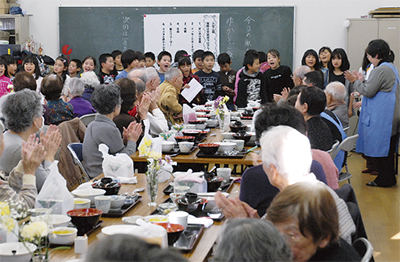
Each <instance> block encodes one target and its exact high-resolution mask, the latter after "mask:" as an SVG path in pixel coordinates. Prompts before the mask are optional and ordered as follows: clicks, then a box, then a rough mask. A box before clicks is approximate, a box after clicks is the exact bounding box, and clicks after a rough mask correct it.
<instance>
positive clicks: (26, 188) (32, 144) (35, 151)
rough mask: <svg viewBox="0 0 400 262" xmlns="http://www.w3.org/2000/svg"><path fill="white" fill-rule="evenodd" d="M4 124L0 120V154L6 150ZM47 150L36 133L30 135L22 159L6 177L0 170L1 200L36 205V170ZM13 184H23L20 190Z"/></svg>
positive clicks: (22, 150) (23, 148)
mask: <svg viewBox="0 0 400 262" xmlns="http://www.w3.org/2000/svg"><path fill="white" fill-rule="evenodd" d="M3 131H4V126H3V124H2V123H1V122H0V156H1V155H2V153H3V150H4V140H3ZM45 155H46V151H45V150H44V147H43V145H41V144H39V143H38V140H37V139H36V136H35V134H32V135H30V136H29V138H28V140H27V142H25V141H23V142H22V148H21V160H20V161H19V162H18V165H17V166H16V167H15V168H14V169H13V170H12V171H11V173H10V175H9V176H8V177H7V178H6V177H5V174H4V173H3V172H2V171H0V202H3V201H6V200H14V201H20V200H22V201H23V202H24V203H25V204H26V205H27V206H28V207H29V208H33V207H34V206H35V200H36V196H37V189H36V176H35V171H36V169H37V168H38V167H39V166H40V164H41V163H42V161H43V160H44V157H45ZM12 184H21V186H19V187H20V188H21V189H20V190H15V189H13V188H12V187H11V185H12Z"/></svg>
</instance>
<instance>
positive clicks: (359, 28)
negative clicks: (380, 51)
mask: <svg viewBox="0 0 400 262" xmlns="http://www.w3.org/2000/svg"><path fill="white" fill-rule="evenodd" d="M349 21H350V26H349V27H348V28H347V49H346V52H347V55H348V57H349V61H350V67H351V70H358V69H359V68H360V67H361V64H362V60H363V56H364V51H365V49H366V48H367V46H368V43H369V42H370V41H371V40H374V39H378V38H380V39H383V40H385V41H386V42H387V43H388V44H389V46H390V48H391V49H392V50H393V52H394V54H395V57H396V58H395V60H394V64H395V65H396V67H397V68H398V69H400V19H397V18H380V19H377V18H360V19H349Z"/></svg>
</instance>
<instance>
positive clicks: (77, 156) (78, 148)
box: [67, 143, 90, 182]
mask: <svg viewBox="0 0 400 262" xmlns="http://www.w3.org/2000/svg"><path fill="white" fill-rule="evenodd" d="M82 147H83V144H82V143H70V144H68V146H67V148H68V150H69V152H70V153H71V156H72V159H73V161H74V164H75V165H78V166H79V168H80V169H81V172H82V177H83V179H84V180H85V181H86V182H88V181H90V177H89V175H88V173H87V172H86V170H85V167H84V166H83V164H82V161H83V156H82Z"/></svg>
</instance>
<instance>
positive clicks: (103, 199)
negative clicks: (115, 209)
mask: <svg viewBox="0 0 400 262" xmlns="http://www.w3.org/2000/svg"><path fill="white" fill-rule="evenodd" d="M94 202H95V204H96V209H100V210H101V211H103V213H108V211H110V206H111V197H110V196H97V197H95V198H94Z"/></svg>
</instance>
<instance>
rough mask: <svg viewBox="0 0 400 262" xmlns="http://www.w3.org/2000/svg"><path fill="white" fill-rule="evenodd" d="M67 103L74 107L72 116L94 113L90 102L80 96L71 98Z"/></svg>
mask: <svg viewBox="0 0 400 262" xmlns="http://www.w3.org/2000/svg"><path fill="white" fill-rule="evenodd" d="M69 103H70V104H71V105H72V106H73V107H74V117H81V116H83V115H87V114H93V113H96V110H94V108H93V106H92V104H91V103H90V102H89V101H87V100H85V99H83V98H82V97H80V96H76V97H74V98H72V99H71V100H70V101H69Z"/></svg>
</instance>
